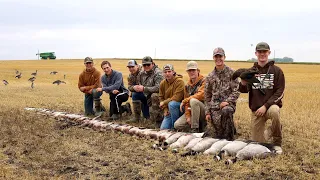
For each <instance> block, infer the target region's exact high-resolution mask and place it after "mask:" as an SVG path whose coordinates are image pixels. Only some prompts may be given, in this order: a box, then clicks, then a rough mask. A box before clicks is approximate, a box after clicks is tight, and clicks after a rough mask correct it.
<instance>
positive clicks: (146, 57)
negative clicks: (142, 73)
mask: <svg viewBox="0 0 320 180" xmlns="http://www.w3.org/2000/svg"><path fill="white" fill-rule="evenodd" d="M152 63H153V60H152V58H151V57H150V56H145V57H144V58H143V59H142V65H143V64H152Z"/></svg>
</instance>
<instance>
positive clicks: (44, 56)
mask: <svg viewBox="0 0 320 180" xmlns="http://www.w3.org/2000/svg"><path fill="white" fill-rule="evenodd" d="M36 55H37V56H40V57H41V59H56V58H57V57H56V55H55V53H54V52H43V53H38V54H36Z"/></svg>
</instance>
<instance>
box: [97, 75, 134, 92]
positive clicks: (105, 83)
mask: <svg viewBox="0 0 320 180" xmlns="http://www.w3.org/2000/svg"><path fill="white" fill-rule="evenodd" d="M101 82H102V90H103V91H105V92H106V93H112V91H113V90H118V91H119V92H120V93H122V92H125V93H128V94H129V91H128V89H127V88H126V87H125V86H124V84H123V77H122V73H121V72H119V71H116V70H112V73H111V75H110V76H107V75H106V74H104V75H103V76H102V77H101Z"/></svg>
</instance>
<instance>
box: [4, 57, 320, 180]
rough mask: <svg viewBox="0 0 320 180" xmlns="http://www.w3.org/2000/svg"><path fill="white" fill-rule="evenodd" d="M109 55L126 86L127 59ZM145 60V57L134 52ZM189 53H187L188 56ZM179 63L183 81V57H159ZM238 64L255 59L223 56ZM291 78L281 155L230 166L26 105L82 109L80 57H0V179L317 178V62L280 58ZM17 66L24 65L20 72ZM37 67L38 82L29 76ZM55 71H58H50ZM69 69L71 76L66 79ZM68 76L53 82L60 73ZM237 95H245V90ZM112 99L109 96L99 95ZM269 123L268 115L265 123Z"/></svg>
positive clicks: (242, 112) (243, 113)
mask: <svg viewBox="0 0 320 180" xmlns="http://www.w3.org/2000/svg"><path fill="white" fill-rule="evenodd" d="M103 60H109V61H110V62H111V65H112V68H113V69H115V70H118V71H120V72H122V74H123V77H124V84H125V86H126V87H127V77H128V75H129V72H128V69H127V67H126V63H127V60H128V59H123V58H121V59H113V58H111V59H107V58H95V59H94V63H95V67H96V68H97V69H98V70H99V71H100V72H101V73H103V71H102V70H101V68H100V63H101V62H102V61H103ZM137 61H138V63H141V59H137ZM188 61H189V60H188ZM155 63H156V64H157V65H158V66H159V67H160V68H162V66H163V65H164V64H167V63H171V64H173V65H174V67H175V70H176V72H177V73H179V74H182V75H183V79H184V81H185V82H186V81H187V79H188V77H187V74H186V72H185V68H186V63H187V61H185V60H179V61H174V60H168V61H165V60H158V59H155ZM225 63H226V65H227V66H229V67H231V68H233V69H238V68H248V67H251V66H252V64H253V63H252V62H242V61H241V62H240V61H226V62H225ZM198 64H199V68H200V70H201V71H200V73H201V74H203V75H204V76H206V75H208V74H209V73H210V72H211V71H212V70H213V68H214V62H213V61H212V60H211V61H210V60H203V61H201V60H200V61H198ZM276 64H277V65H278V66H279V67H281V68H282V70H283V72H284V74H285V78H286V89H285V96H284V99H283V104H284V105H283V108H281V120H280V121H281V123H282V125H283V145H282V148H283V151H284V153H283V154H282V155H278V156H276V157H271V158H267V159H263V160H258V159H254V160H250V161H239V162H237V163H235V164H234V165H232V166H226V165H225V164H224V162H223V161H220V162H216V161H214V160H213V158H212V156H206V155H202V154H201V155H197V156H192V157H180V156H179V155H176V154H173V153H171V152H170V151H155V150H153V149H152V148H151V145H152V144H153V142H152V141H150V140H144V139H138V138H134V137H131V136H127V135H123V134H118V133H113V132H103V133H101V132H97V131H94V130H92V129H85V128H80V127H79V126H72V125H69V124H66V123H65V122H59V121H56V120H54V119H52V118H49V117H44V116H42V115H39V114H37V113H34V112H28V111H25V110H24V108H25V107H37V108H48V109H51V110H56V111H64V112H68V113H76V114H82V113H83V94H82V93H81V92H80V91H79V90H78V87H77V83H78V76H79V74H80V73H81V72H82V71H83V69H84V65H83V60H82V59H74V60H39V61H38V60H7V61H0V69H1V70H0V78H1V79H0V80H4V79H5V80H7V81H8V82H9V84H8V85H7V86H5V85H4V84H3V83H1V84H0V97H1V104H0V136H1V139H0V178H1V179H2V178H3V179H320V174H319V173H320V131H319V129H320V111H319V107H320V96H319V94H320V88H319V87H320V81H319V79H320V73H319V72H320V66H316V65H313V64H305V63H300V64H296V63H293V64H282V63H281V64H280V63H276ZM15 70H19V71H20V72H21V73H22V78H21V79H16V78H15V75H16V74H15ZM36 70H38V74H37V76H36V80H35V82H34V88H33V89H32V88H31V87H30V85H31V83H30V82H29V81H28V79H29V78H30V77H31V73H33V72H35V71H36ZM51 71H58V74H56V75H50V72H51ZM64 75H66V79H64ZM58 79H60V80H64V81H66V84H62V85H59V86H57V85H54V84H52V82H53V81H55V80H58ZM240 98H243V99H248V95H247V94H241V95H240ZM102 103H103V104H104V105H105V106H107V107H108V104H109V97H108V95H107V94H105V93H104V94H103V95H102ZM250 113H251V112H250V110H249V107H248V103H247V102H246V101H239V102H238V103H237V110H236V113H235V116H234V120H235V124H236V128H237V130H238V132H239V138H241V139H250V134H251V131H250ZM267 124H268V125H269V124H270V122H268V123H267Z"/></svg>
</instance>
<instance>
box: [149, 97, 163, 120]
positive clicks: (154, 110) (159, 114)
mask: <svg viewBox="0 0 320 180" xmlns="http://www.w3.org/2000/svg"><path fill="white" fill-rule="evenodd" d="M150 118H151V120H152V121H154V122H157V123H161V121H162V120H163V110H162V109H161V108H160V100H159V94H158V93H153V94H152V95H151V106H150Z"/></svg>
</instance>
